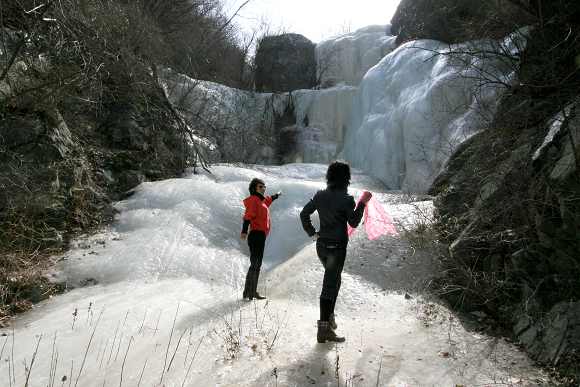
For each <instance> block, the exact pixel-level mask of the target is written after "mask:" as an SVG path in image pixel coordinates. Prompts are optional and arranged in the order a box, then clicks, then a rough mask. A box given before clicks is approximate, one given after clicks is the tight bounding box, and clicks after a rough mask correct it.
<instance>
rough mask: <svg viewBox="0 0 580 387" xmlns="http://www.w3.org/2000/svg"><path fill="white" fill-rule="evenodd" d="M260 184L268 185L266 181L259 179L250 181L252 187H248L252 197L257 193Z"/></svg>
mask: <svg viewBox="0 0 580 387" xmlns="http://www.w3.org/2000/svg"><path fill="white" fill-rule="evenodd" d="M258 184H262V185H266V183H264V180H262V179H258V178H257V177H256V178H254V179H252V181H250V186H249V187H248V189H249V190H250V195H253V194H255V193H256V192H257V191H256V187H257V186H258Z"/></svg>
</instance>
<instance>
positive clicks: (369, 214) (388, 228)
mask: <svg viewBox="0 0 580 387" xmlns="http://www.w3.org/2000/svg"><path fill="white" fill-rule="evenodd" d="M358 201H359V202H360V198H359V200H358ZM357 205H358V203H357ZM363 222H364V224H365V231H366V232H367V237H368V238H369V240H371V241H372V240H375V239H377V238H378V237H380V236H381V235H387V234H389V235H394V236H396V235H399V233H398V232H397V229H396V228H395V225H394V224H393V220H392V219H391V217H390V216H389V215H388V214H387V212H386V211H385V209H384V208H383V206H382V205H381V203H379V202H378V201H376V200H375V198H371V200H369V202H368V203H367V205H366V207H365V213H364V219H363ZM354 232H355V229H354V228H352V227H350V225H348V236H351V235H352V234H353V233H354Z"/></svg>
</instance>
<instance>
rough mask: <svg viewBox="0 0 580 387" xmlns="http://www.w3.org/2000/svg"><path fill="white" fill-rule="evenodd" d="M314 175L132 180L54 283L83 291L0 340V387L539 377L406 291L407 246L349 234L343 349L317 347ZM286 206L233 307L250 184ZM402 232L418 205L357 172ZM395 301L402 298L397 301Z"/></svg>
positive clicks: (410, 274) (415, 258)
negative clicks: (258, 182)
mask: <svg viewBox="0 0 580 387" xmlns="http://www.w3.org/2000/svg"><path fill="white" fill-rule="evenodd" d="M325 170H326V166H325V165H315V164H293V165H287V166H282V167H263V166H260V167H258V166H237V167H235V166H229V165H219V166H216V167H215V168H214V169H213V173H214V174H213V175H208V174H201V175H187V176H185V177H184V178H182V179H171V180H165V181H159V182H154V183H143V184H141V185H140V186H138V187H137V189H136V193H135V195H134V196H132V197H131V198H129V199H127V200H125V201H122V202H119V203H117V204H116V208H117V209H118V210H119V214H118V215H117V217H116V220H115V222H114V224H113V225H112V226H111V227H110V228H109V229H107V230H104V231H103V232H102V233H100V234H97V235H94V236H91V237H86V238H80V239H78V240H77V241H75V247H74V248H73V249H72V250H71V251H70V252H68V253H67V254H66V255H65V256H63V257H62V261H61V262H60V264H59V265H60V266H59V269H60V271H59V272H58V273H55V276H57V277H65V278H67V279H68V281H69V283H70V284H71V285H75V286H83V285H86V286H84V287H78V288H76V289H73V290H71V291H69V292H67V293H65V294H64V295H61V296H58V297H54V298H53V299H51V300H49V301H46V302H43V303H41V304H40V305H38V306H36V307H35V308H34V310H33V311H32V312H29V313H26V314H25V315H23V316H21V317H19V318H18V319H17V320H16V321H15V323H14V325H13V328H10V329H5V330H3V331H2V335H3V337H0V349H1V352H0V360H1V361H0V380H1V381H2V382H1V385H2V386H23V385H26V381H27V380H28V385H29V386H69V385H70V386H117V385H118V386H138V385H140V386H306V385H315V386H336V385H341V386H343V385H346V384H347V383H348V385H356V386H377V385H380V386H419V385H436V386H453V385H457V384H462V385H484V384H498V383H506V384H509V383H519V382H520V381H521V383H522V385H533V381H534V380H535V379H536V378H542V375H541V374H540V372H539V371H537V370H535V369H534V368H533V367H532V366H531V365H530V362H529V361H528V360H527V359H526V357H525V356H524V355H523V354H522V353H520V352H519V351H518V350H517V349H515V348H514V347H512V346H510V345H508V344H506V343H505V342H504V341H503V340H501V339H494V338H489V337H486V336H485V335H482V334H479V333H474V332H469V331H466V329H465V328H463V327H462V323H461V321H460V320H459V318H458V317H456V316H454V315H453V314H452V313H450V312H449V311H448V310H447V309H445V308H444V307H441V306H439V305H437V304H434V303H431V302H428V301H427V300H425V299H423V298H422V297H421V296H420V294H418V293H417V291H418V290H420V289H421V288H422V287H424V286H425V281H427V280H428V278H430V274H429V273H430V272H431V271H432V270H434V265H433V262H432V258H430V255H429V254H425V253H422V252H421V251H420V250H417V249H416V248H413V247H412V246H411V245H409V244H408V243H407V242H405V240H404V239H400V238H392V237H390V238H381V239H379V240H376V241H372V242H370V241H368V240H367V239H366V237H365V235H364V231H361V230H359V231H358V232H357V233H356V234H355V236H354V238H353V240H352V242H351V246H350V249H349V254H348V257H347V264H346V265H345V272H344V276H343V285H342V289H341V294H340V298H339V301H338V304H337V314H338V317H337V318H338V324H339V328H338V331H339V333H343V334H345V335H346V337H347V341H346V343H344V344H341V345H338V346H335V345H332V344H317V343H316V320H317V318H318V295H319V292H320V286H321V280H322V273H323V272H322V268H321V265H320V264H319V262H318V260H317V258H316V253H315V250H314V245H313V244H312V242H311V241H310V240H309V239H308V238H307V237H306V235H305V234H304V232H303V231H302V230H301V226H300V224H299V220H298V213H299V211H300V209H301V208H302V206H303V205H304V204H305V203H306V202H307V201H308V200H309V198H310V197H311V196H312V195H313V194H314V192H315V191H316V190H317V189H320V188H321V187H323V185H324V183H323V181H324V173H325ZM253 177H260V178H262V179H264V180H265V181H266V183H267V185H268V191H270V192H276V191H278V190H281V191H282V192H283V195H282V196H281V197H280V199H279V200H277V201H275V202H274V204H273V205H272V207H271V210H272V220H273V229H272V233H271V235H270V237H269V238H268V244H267V246H266V257H265V268H264V271H263V275H262V278H261V281H260V285H259V289H260V292H261V293H263V294H266V295H267V296H268V300H267V301H260V302H257V301H252V302H244V301H241V286H242V279H243V277H244V274H245V270H246V269H247V267H248V264H249V262H248V261H249V260H248V251H247V246H246V245H245V244H244V243H242V242H241V241H240V240H239V239H238V236H239V233H240V228H241V216H242V204H241V200H242V199H243V198H244V196H245V195H246V192H247V185H248V182H249V180H250V179H251V178H253ZM364 188H368V189H371V190H372V191H373V192H375V197H376V198H377V199H378V200H379V201H380V202H381V203H383V205H384V206H385V209H386V210H387V211H388V213H389V214H390V215H391V216H392V217H393V218H394V221H395V223H396V224H397V225H398V227H399V231H400V232H401V234H402V235H404V234H405V230H410V229H412V228H413V227H414V224H421V223H422V222H428V221H429V219H430V216H431V215H430V213H431V209H432V206H431V203H430V202H428V201H422V202H413V201H410V200H412V198H410V197H406V196H403V195H401V194H397V193H392V192H384V191H383V190H382V188H381V184H380V183H378V182H377V181H376V180H374V179H372V178H369V177H367V176H365V175H362V174H359V173H357V174H355V176H354V182H353V185H352V187H351V189H350V191H351V192H352V193H353V194H355V196H358V194H359V193H360V192H361V190H362V189H364ZM405 292H407V293H408V295H407V296H405Z"/></svg>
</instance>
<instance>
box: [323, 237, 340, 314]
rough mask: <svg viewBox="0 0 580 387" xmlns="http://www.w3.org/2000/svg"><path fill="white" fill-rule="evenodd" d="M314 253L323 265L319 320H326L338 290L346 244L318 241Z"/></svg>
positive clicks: (334, 303)
mask: <svg viewBox="0 0 580 387" xmlns="http://www.w3.org/2000/svg"><path fill="white" fill-rule="evenodd" d="M316 253H317V254H318V258H319V259H320V262H322V265H323V266H324V279H323V280H322V292H321V293H320V320H322V321H328V317H329V316H330V314H331V313H334V306H335V305H336V299H337V297H338V291H339V290H340V284H341V282H342V281H341V275H342V269H343V267H344V261H345V259H346V246H343V245H341V244H338V243H332V242H326V241H320V240H319V241H318V242H316Z"/></svg>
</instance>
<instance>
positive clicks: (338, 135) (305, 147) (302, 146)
mask: <svg viewBox="0 0 580 387" xmlns="http://www.w3.org/2000/svg"><path fill="white" fill-rule="evenodd" d="M356 92H357V88H356V87H352V86H338V87H333V88H330V89H324V90H297V91H295V92H293V93H292V98H293V101H294V114H295V116H296V126H297V154H299V155H300V159H299V160H295V161H302V162H312V163H326V162H328V161H329V160H331V159H333V158H336V157H337V155H338V153H339V152H340V151H341V150H342V142H343V138H344V135H345V131H346V128H347V126H348V125H349V122H350V120H351V111H352V101H353V98H354V96H355V95H356Z"/></svg>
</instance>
